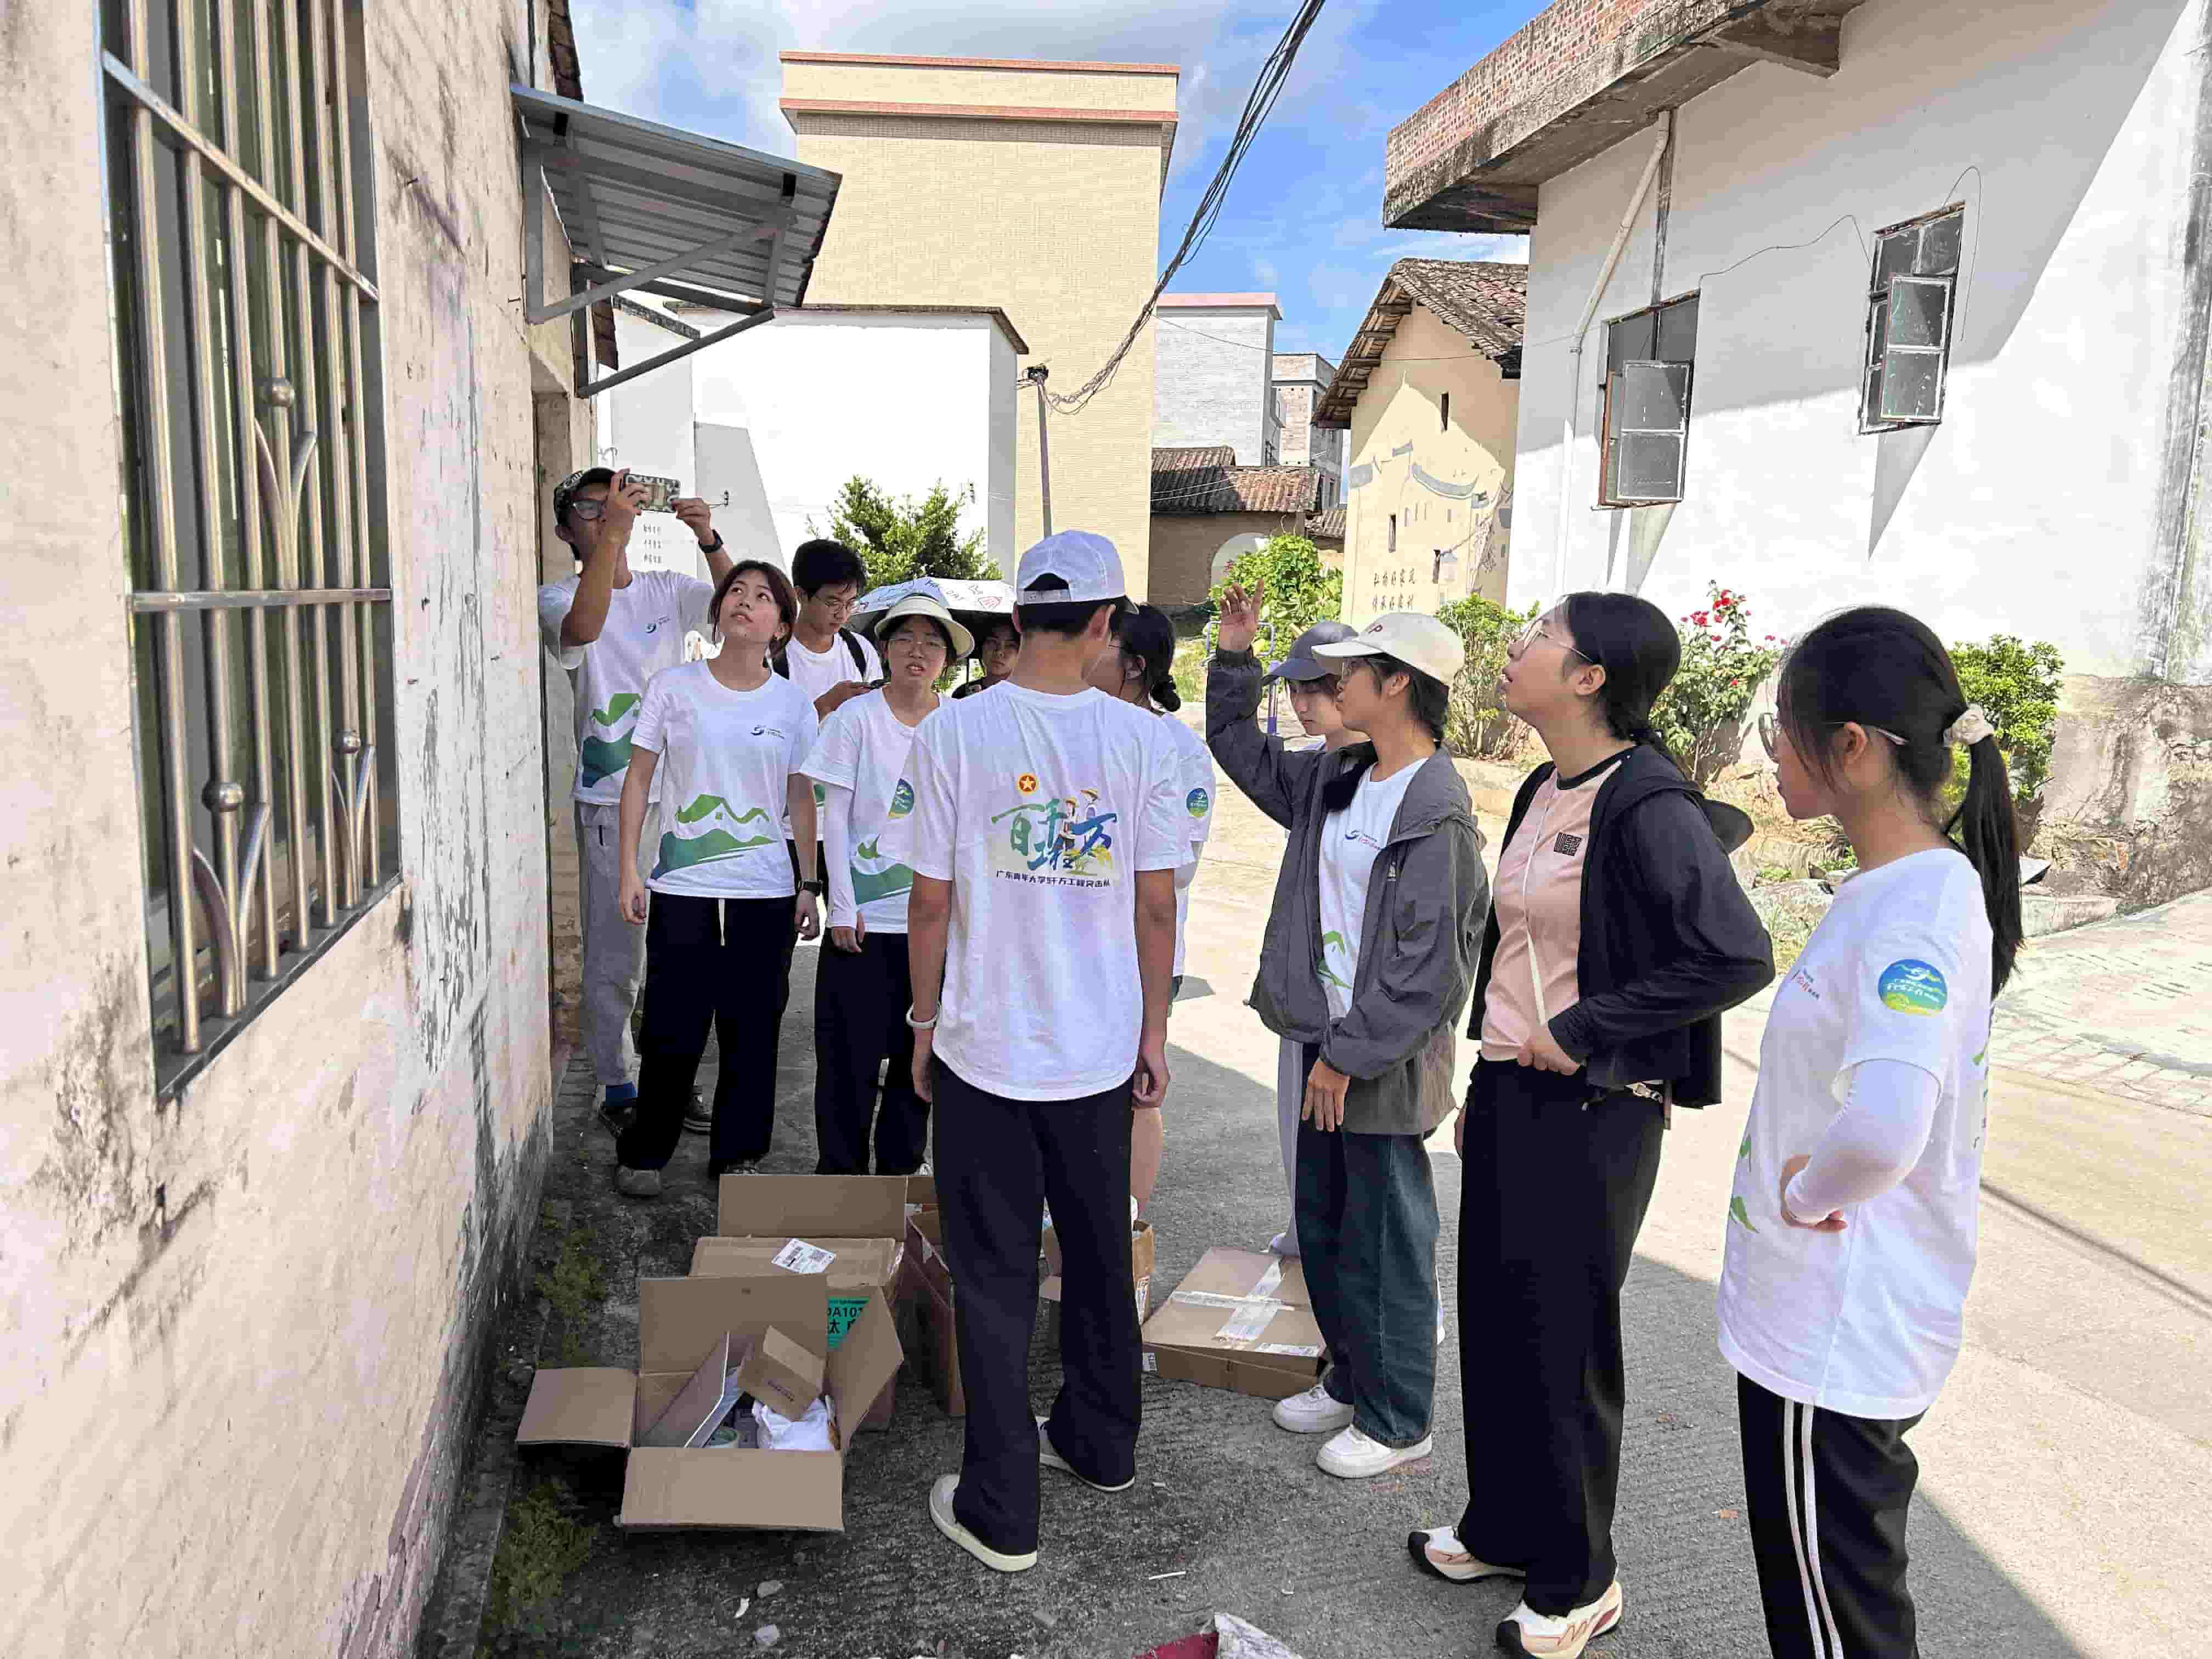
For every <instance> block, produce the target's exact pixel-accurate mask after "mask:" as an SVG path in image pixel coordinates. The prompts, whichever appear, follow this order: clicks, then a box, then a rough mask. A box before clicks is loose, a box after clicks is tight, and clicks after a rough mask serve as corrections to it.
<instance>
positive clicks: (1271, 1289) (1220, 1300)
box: [1168, 1261, 1291, 1352]
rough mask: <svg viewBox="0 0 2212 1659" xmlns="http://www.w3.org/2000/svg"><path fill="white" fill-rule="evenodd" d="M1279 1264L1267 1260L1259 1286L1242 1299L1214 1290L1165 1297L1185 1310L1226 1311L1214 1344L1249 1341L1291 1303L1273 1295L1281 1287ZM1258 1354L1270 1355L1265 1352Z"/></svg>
mask: <svg viewBox="0 0 2212 1659" xmlns="http://www.w3.org/2000/svg"><path fill="white" fill-rule="evenodd" d="M1282 1284H1283V1264H1282V1263H1281V1262H1280V1261H1271V1262H1269V1263H1268V1264H1267V1272H1265V1273H1261V1275H1260V1280H1259V1283H1257V1284H1256V1285H1253V1287H1252V1289H1251V1291H1250V1292H1249V1294H1247V1295H1244V1296H1223V1295H1221V1294H1220V1293H1219V1292H1218V1291H1175V1292H1174V1293H1173V1294H1172V1295H1170V1297H1168V1300H1169V1301H1170V1302H1180V1303H1182V1304H1183V1306H1185V1307H1187V1308H1226V1309H1228V1310H1229V1311H1230V1317H1229V1318H1228V1319H1227V1320H1226V1321H1225V1322H1224V1323H1223V1325H1222V1327H1221V1328H1220V1329H1219V1330H1218V1331H1216V1332H1215V1333H1214V1337H1213V1340H1215V1341H1217V1342H1249V1341H1252V1340H1255V1338H1257V1337H1258V1336H1260V1335H1261V1334H1262V1333H1264V1332H1265V1331H1266V1330H1267V1327H1268V1326H1270V1325H1271V1324H1273V1322H1274V1320H1275V1316H1276V1315H1277V1314H1279V1313H1280V1312H1282V1310H1284V1309H1285V1308H1287V1307H1289V1306H1290V1305H1291V1304H1289V1303H1287V1302H1283V1301H1279V1300H1277V1299H1276V1297H1275V1294H1274V1293H1275V1292H1276V1291H1278V1290H1280V1289H1281V1288H1282ZM1261 1352H1271V1350H1268V1349H1262V1350H1261Z"/></svg>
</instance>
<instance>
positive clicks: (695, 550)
mask: <svg viewBox="0 0 2212 1659" xmlns="http://www.w3.org/2000/svg"><path fill="white" fill-rule="evenodd" d="M683 343H684V337H683V336H682V335H680V334H678V333H676V332H674V331H671V330H669V329H665V328H662V327H660V326H659V325H657V324H653V323H648V322H647V321H646V320H645V319H642V318H641V317H633V316H632V315H630V313H628V312H626V311H617V312H616V313H615V345H616V348H617V351H618V352H619V353H620V355H621V357H622V362H623V367H625V368H629V367H631V366H633V365H635V364H637V363H641V362H645V361H646V359H647V358H648V357H653V356H658V355H659V354H660V353H661V352H664V351H666V350H667V349H670V348H671V346H678V345H682V344H683ZM699 357H700V354H698V353H696V352H695V353H694V354H693V355H692V356H689V357H684V358H680V359H678V361H677V362H672V363H671V364H669V365H668V366H667V367H666V368H659V369H655V370H654V371H653V373H652V374H641V375H640V376H639V377H638V378H637V379H636V380H628V381H625V382H624V383H623V384H622V385H621V386H617V387H616V388H615V389H614V390H613V391H611V392H605V393H603V394H602V395H601V396H600V398H599V400H598V401H599V464H600V465H603V466H626V467H629V469H630V470H631V471H636V472H650V473H653V474H655V475H656V476H658V477H664V478H674V479H676V480H678V482H679V483H682V485H683V487H684V491H685V493H686V494H693V493H696V492H697V491H698V489H699V488H700V484H699V459H698V447H697V444H696V441H695V440H694V435H693V432H692V415H691V405H692V404H693V402H694V400H695V398H696V386H697V382H696V380H695V379H694V378H693V377H694V373H695V370H696V366H697V364H698V362H699ZM723 533H724V535H725V536H727V535H728V533H729V532H728V530H727V528H726V526H725V527H724V530H723ZM629 558H630V563H631V565H632V566H633V567H634V568H637V569H641V570H680V571H682V572H684V574H686V575H695V576H704V575H705V574H707V562H706V560H705V559H703V558H702V557H701V556H700V554H699V543H698V539H697V538H696V537H694V536H693V535H692V534H691V532H690V531H688V530H686V529H685V528H684V525H683V522H682V521H681V520H678V519H677V518H676V517H675V516H674V515H672V514H671V513H641V514H640V515H639V518H638V521H637V526H636V528H635V529H634V530H633V531H631V532H630V543H629Z"/></svg>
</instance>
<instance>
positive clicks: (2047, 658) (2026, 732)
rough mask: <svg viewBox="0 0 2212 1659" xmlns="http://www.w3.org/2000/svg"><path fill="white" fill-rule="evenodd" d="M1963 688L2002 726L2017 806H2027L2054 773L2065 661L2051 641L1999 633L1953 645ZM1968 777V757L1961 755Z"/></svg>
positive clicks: (2001, 737) (1961, 769)
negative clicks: (2054, 743)
mask: <svg viewBox="0 0 2212 1659" xmlns="http://www.w3.org/2000/svg"><path fill="white" fill-rule="evenodd" d="M1951 662H1952V665H1953V666H1954V667H1955V668H1957V669H1958V671H1959V689H1960V690H1962V691H1964V692H1965V693H1966V701H1967V702H1971V703H1978V704H1979V705H1980V706H1981V710H1982V712H1983V713H1984V714H1987V715H1988V716H1989V717H1990V725H1991V726H1995V727H1996V729H1997V747H1998V749H1999V750H2002V751H2003V754H2004V757H2005V769H2006V770H2007V771H2008V772H2009V773H2010V774H2011V775H2012V794H2013V800H2014V802H2015V805H2018V806H2020V807H2021V808H2022V809H2023V810H2025V809H2026V808H2027V806H2028V805H2029V803H2031V802H2032V801H2033V800H2034V799H2035V797H2036V796H2037V794H2038V793H2039V792H2040V791H2041V790H2042V788H2043V785H2044V781H2045V779H2046V778H2048V777H2049V776H2050V775H2051V743H2052V740H2053V739H2054V738H2056V737H2057V732H2058V690H2059V687H2058V677H2059V675H2060V674H2061V673H2062V672H2063V671H2064V668H2065V659H2063V658H2062V657H2061V656H2060V655H2059V654H2058V647H2057V646H2055V645H2053V644H2051V642H2050V641H2048V640H2038V641H2035V642H2034V643H2033V644H2030V643H2029V642H2028V641H2026V640H2019V639H2015V638H2014V637H2013V636H2012V635H2009V634H1995V635H1990V638H1989V639H1988V640H1986V641H1982V642H1980V643H1978V644H1977V643H1972V642H1969V643H1967V644H1965V645H1954V646H1953V647H1951ZM1959 759H1960V766H1959V774H1960V778H1961V780H1963V779H1964V777H1965V775H1966V755H1965V754H1964V752H1963V751H1961V753H1960V757H1959Z"/></svg>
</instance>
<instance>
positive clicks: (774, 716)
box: [630, 662, 816, 898]
mask: <svg viewBox="0 0 2212 1659" xmlns="http://www.w3.org/2000/svg"><path fill="white" fill-rule="evenodd" d="M815 726H816V721H815V719H814V705H813V704H812V703H811V702H807V700H806V698H805V696H804V695H803V694H802V693H801V692H800V691H799V690H798V688H797V687H795V686H793V684H792V683H791V682H790V681H789V680H787V679H784V678H781V676H778V675H775V674H770V675H769V677H768V681H767V683H766V684H763V685H757V686H755V687H754V688H753V689H752V690H750V691H732V690H730V689H729V688H728V687H727V686H726V685H724V684H722V683H721V682H720V680H718V679H716V678H714V668H713V665H711V664H708V663H704V662H687V663H684V664H683V665H680V666H678V667H675V668H670V669H665V670H663V671H661V672H660V673H658V674H655V675H654V676H653V678H652V680H651V681H650V682H649V683H648V684H647V686H646V688H645V702H644V703H643V705H642V706H641V708H639V710H638V715H637V729H636V730H635V732H632V733H631V734H630V741H631V743H632V744H634V745H635V747H637V748H640V749H650V750H653V752H654V753H655V754H657V755H659V757H660V762H659V766H658V767H657V768H656V769H655V781H663V780H665V786H666V787H664V788H663V789H662V790H661V792H660V810H659V812H658V813H656V814H655V815H654V816H653V819H652V820H651V823H652V826H653V831H654V832H655V833H654V834H653V836H652V837H651V838H650V839H648V840H647V842H646V848H647V854H648V855H649V857H650V860H651V863H652V871H653V873H652V874H651V875H650V876H648V877H647V879H646V885H647V886H648V887H650V888H651V889H652V890H653V891H654V892H656V893H683V894H688V895H690V896H693V897H696V898H789V897H792V896H794V895H795V894H796V893H797V892H798V890H799V889H798V886H797V884H796V881H795V879H794V878H793V875H792V873H791V854H789V853H787V852H786V851H785V850H784V842H785V839H786V837H787V836H788V835H789V834H790V824H789V823H788V812H787V805H788V801H789V794H788V791H789V788H790V782H791V775H792V774H793V772H795V771H797V770H798V769H799V762H801V761H802V760H804V759H805V757H806V751H807V750H809V749H811V748H812V747H813V746H814V729H815Z"/></svg>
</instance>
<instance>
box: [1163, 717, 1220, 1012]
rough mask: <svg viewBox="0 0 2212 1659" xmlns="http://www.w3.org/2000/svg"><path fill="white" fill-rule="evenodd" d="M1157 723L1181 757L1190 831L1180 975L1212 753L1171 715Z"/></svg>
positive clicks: (1208, 801)
mask: <svg viewBox="0 0 2212 1659" xmlns="http://www.w3.org/2000/svg"><path fill="white" fill-rule="evenodd" d="M1160 723H1161V724H1162V725H1164V726H1166V727H1167V729H1168V735H1169V736H1170V738H1174V739H1175V745H1176V750H1177V752H1179V753H1180V754H1181V755H1182V810H1183V817H1185V819H1186V820H1188V826H1189V829H1190V862H1189V863H1188V864H1187V865H1185V866H1183V867H1182V869H1180V870H1178V871H1176V953H1175V971H1176V973H1178V974H1180V973H1182V957H1183V945H1184V940H1185V938H1186V936H1187V934H1188V932H1189V927H1188V923H1189V921H1190V884H1191V883H1193V882H1194V881H1195V880H1197V879H1198V860H1199V859H1200V856H1201V855H1202V854H1204V853H1205V851H1206V837H1207V836H1211V835H1212V833H1213V792H1214V787H1215V786H1214V777H1213V756H1212V753H1210V752H1209V751H1208V750H1207V749H1206V739H1205V738H1201V737H1200V736H1199V735H1198V733H1197V732H1194V731H1192V730H1191V729H1190V727H1188V726H1185V725H1184V724H1183V723H1182V721H1181V720H1177V719H1176V717H1175V716H1174V715H1173V714H1164V715H1162V716H1161V717H1160Z"/></svg>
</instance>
